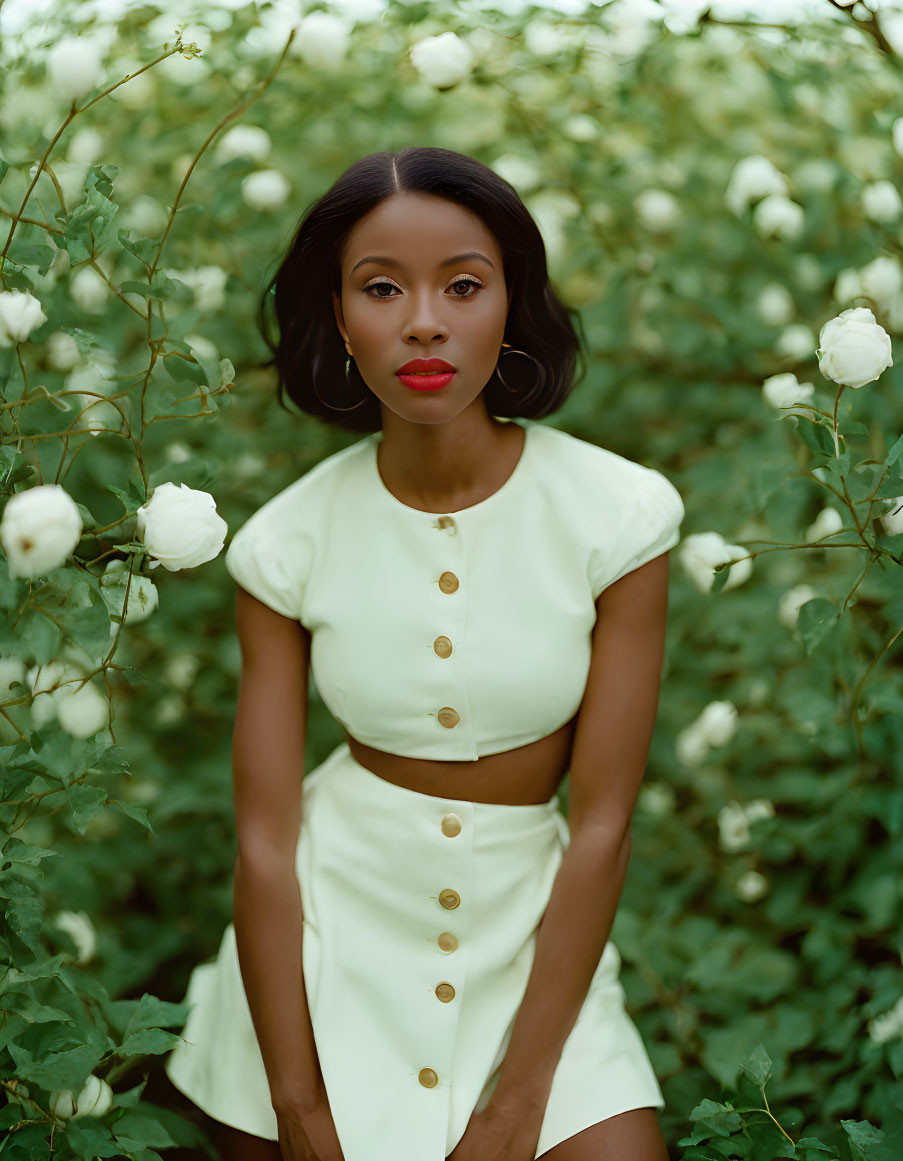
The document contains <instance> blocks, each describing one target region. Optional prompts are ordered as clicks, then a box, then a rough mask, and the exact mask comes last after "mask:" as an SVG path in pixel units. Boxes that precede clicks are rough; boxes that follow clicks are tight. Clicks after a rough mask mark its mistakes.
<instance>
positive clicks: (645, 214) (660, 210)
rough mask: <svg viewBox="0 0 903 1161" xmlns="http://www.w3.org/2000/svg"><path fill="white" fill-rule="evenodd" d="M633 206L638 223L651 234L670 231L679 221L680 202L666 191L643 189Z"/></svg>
mask: <svg viewBox="0 0 903 1161" xmlns="http://www.w3.org/2000/svg"><path fill="white" fill-rule="evenodd" d="M633 204H634V207H635V208H636V211H637V214H638V215H639V217H640V221H641V222H642V223H643V225H644V226H645V227H646V228H647V229H649V230H651V231H652V232H653V233H656V234H659V233H664V232H665V231H667V230H671V229H673V228H674V226H676V225H677V224H678V222H679V221H680V220H681V216H682V215H681V211H680V202H679V201H678V200H677V198H676V197H675V196H674V195H673V194H671V193H669V192H668V191H667V190H666V189H644V190H643V191H642V193H639V194H637V196H636V197H635V198H634V200H633Z"/></svg>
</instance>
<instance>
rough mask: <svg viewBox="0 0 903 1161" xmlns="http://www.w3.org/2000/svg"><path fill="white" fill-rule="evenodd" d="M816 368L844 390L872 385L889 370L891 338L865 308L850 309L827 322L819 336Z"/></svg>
mask: <svg viewBox="0 0 903 1161" xmlns="http://www.w3.org/2000/svg"><path fill="white" fill-rule="evenodd" d="M818 342H819V346H818V348H817V349H816V354H817V355H818V357H819V358H818V369H819V371H821V373H822V374H823V375H824V376H825V378H826V379H833V380H834V382H835V383H841V384H843V385H844V386H845V387H862V386H863V385H864V384H866V383H873V382H874V381H875V380H876V379H878V378H879V377H880V376H881V375H882V374H883V373H884V372H885V371H886V370H887V368H888V367H892V366H893V365H894V363H893V359H892V357H891V342H890V335H889V334H888V333H887V331H886V330H885V329H884V327H882V326H881V325H880V324H879V323H878V322H877V321H876V320H875V316H874V315H873V314H872V312H871V311H870V310H869V309H868V307H865V306H857V307H851V308H850V309H849V310H844V311H841V313H840V314H839V315H837V317H836V318H832V319H829V320H828V322H826V323H825V325H824V326H823V327H822V328H821V331H819V335H818Z"/></svg>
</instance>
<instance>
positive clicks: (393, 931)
mask: <svg viewBox="0 0 903 1161" xmlns="http://www.w3.org/2000/svg"><path fill="white" fill-rule="evenodd" d="M567 843H568V826H567V821H566V819H565V818H564V816H563V815H562V814H561V812H560V811H559V809H558V802H557V797H553V798H551V799H550V800H549V801H548V802H546V803H541V804H538V805H532V804H531V805H523V806H512V805H508V804H503V805H502V804H495V803H483V802H470V801H468V800H466V799H458V798H447V797H436V796H433V795H428V794H421V793H419V792H417V791H413V790H408V789H406V788H404V787H400V786H395V785H394V784H393V783H391V782H387V781H385V780H384V779H382V778H379V777H378V776H377V775H375V774H373V773H372V772H371V771H369V770H367V769H366V768H365V767H363V766H361V765H360V763H358V762H357V760H356V759H355V758H354V757H353V756H352V754H351V752H350V750H349V748H348V745H347V743H345V742H343V743H342V744H341V745H339V746H338V747H337V748H336V749H335V750H334V751H333V752H332V753H331V754H330V756H329V757H328V758H327V759H326V760H325V761H324V762H323V763H321V764H320V765H319V766H318V767H316V769H315V770H312V771H311V772H310V773H309V774H308V775H307V776H306V777H305V778H304V781H303V793H302V822H301V831H300V836H299V841H298V849H297V859H296V872H297V875H298V881H299V883H300V888H301V900H302V908H303V915H304V920H303V935H302V959H303V967H304V982H305V987H306V990H307V996H308V1004H309V1007H310V1014H311V1022H312V1025H313V1030H314V1037H315V1041H316V1045H317V1054H318V1057H319V1062H320V1068H321V1071H322V1074H323V1080H324V1084H325V1087H326V1093H327V1096H328V1098H329V1103H330V1108H331V1110H332V1115H333V1119H334V1121H335V1125H336V1131H337V1133H338V1137H339V1142H340V1143H341V1146H342V1151H343V1153H344V1156H345V1161H444V1158H446V1157H447V1156H448V1154H449V1153H450V1152H451V1151H452V1149H453V1148H454V1147H455V1145H456V1144H457V1143H458V1141H459V1140H460V1139H461V1137H462V1135H463V1133H464V1130H465V1129H466V1127H467V1122H468V1120H469V1119H470V1116H471V1113H472V1112H473V1111H474V1110H475V1109H481V1108H483V1107H484V1106H485V1104H486V1102H487V1101H488V1100H489V1097H490V1096H491V1095H492V1091H493V1089H494V1087H495V1083H496V1081H497V1079H498V1068H499V1065H500V1063H501V1061H502V1058H503V1056H504V1053H505V1049H506V1048H507V1044H508V1039H509V1037H510V1032H511V1026H512V1023H513V1021H514V1018H515V1016H516V1015H517V1011H518V1008H519V1006H520V1002H521V1000H522V998H523V995H524V992H525V990H526V986H527V980H528V977H529V973H530V967H531V964H532V961H533V955H534V950H535V943H536V933H537V926H538V924H539V922H540V920H541V918H542V915H543V912H544V910H545V907H546V904H547V902H548V899H549V895H550V893H551V890H552V885H553V883H554V880H555V875H556V872H557V870H558V867H559V865H560V863H561V859H562V857H563V854H564V851H565V849H566V847H567ZM619 969H620V956H619V954H618V951H617V948H616V946H615V945H614V944H613V943H612V942H611V940H609V941H608V943H607V944H606V947H605V950H604V952H603V955H602V958H601V960H600V961H599V966H598V968H597V970H596V972H595V974H594V976H593V979H592V982H591V984H590V988H589V992H588V994H587V997H586V1000H585V1002H584V1004H583V1007H582V1009H581V1011H580V1014H579V1016H578V1018H577V1022H576V1024H575V1025H574V1028H573V1029H572V1031H571V1034H570V1036H569V1037H568V1039H567V1041H566V1043H565V1046H564V1049H563V1051H562V1054H561V1057H560V1058H559V1061H558V1066H557V1069H556V1072H555V1076H554V1081H553V1083H552V1088H551V1091H550V1094H549V1099H548V1102H547V1105H546V1111H545V1117H544V1120H543V1124H542V1130H541V1133H540V1137H539V1143H538V1146H537V1150H536V1156H537V1157H539V1156H540V1155H541V1154H542V1153H544V1152H546V1151H547V1150H549V1149H551V1148H552V1147H553V1146H554V1145H556V1144H558V1143H559V1142H560V1141H563V1140H564V1139H565V1138H567V1137H569V1136H572V1135H573V1134H575V1133H579V1132H580V1131H581V1130H582V1129H585V1128H587V1127H588V1126H589V1125H592V1124H595V1122H597V1121H600V1120H604V1119H605V1118H606V1117H610V1116H614V1115H615V1114H616V1113H621V1112H625V1111H626V1110H628V1109H634V1108H641V1107H644V1106H649V1105H652V1106H655V1107H657V1108H662V1107H663V1106H664V1099H663V1097H662V1093H661V1089H660V1088H659V1085H658V1083H657V1080H656V1077H655V1074H654V1072H653V1070H652V1066H651V1063H650V1061H649V1057H648V1055H647V1053H646V1050H645V1047H644V1045H643V1042H642V1039H641V1038H640V1035H639V1033H638V1032H637V1029H636V1027H635V1025H634V1024H633V1021H632V1020H631V1019H630V1017H629V1016H628V1014H627V1012H626V1010H625V1007H624V990H623V988H622V986H621V983H620V981H619V979H618V974H619ZM185 1002H186V1003H187V1004H188V1005H189V1016H188V1020H187V1022H186V1024H185V1027H184V1029H183V1031H182V1037H183V1040H182V1041H181V1042H180V1043H179V1044H178V1045H177V1046H176V1048H175V1049H174V1050H173V1051H172V1052H171V1053H170V1054H169V1056H168V1057H167V1060H166V1064H165V1068H166V1072H167V1075H168V1076H169V1078H170V1080H171V1081H172V1082H173V1084H174V1085H175V1086H176V1087H177V1088H178V1089H180V1090H181V1091H182V1092H183V1093H185V1094H186V1095H187V1096H188V1097H190V1098H191V1100H193V1101H194V1102H195V1103H196V1104H197V1105H198V1106H199V1107H200V1108H201V1109H203V1110H204V1111H205V1112H206V1113H207V1114H208V1115H209V1116H211V1117H213V1118H215V1119H216V1120H219V1121H222V1122H224V1123H225V1124H227V1125H231V1126H233V1127H234V1128H237V1129H242V1130H244V1131H245V1132H247V1133H254V1134H256V1135H257V1136H260V1137H265V1138H268V1139H269V1140H272V1141H275V1140H276V1139H277V1135H278V1134H277V1129H276V1116H275V1113H274V1112H273V1108H272V1105H271V1103H270V1094H269V1088H268V1085H267V1080H266V1073H265V1071H264V1067H263V1060H262V1057H261V1055H260V1049H259V1047H258V1044H257V1040H256V1036H255V1033H254V1028H253V1024H252V1022H251V1014H250V1010H249V1008H248V1002H247V998H246V996H245V992H244V987H243V984H242V980H241V974H240V971H239V965H238V957H237V952H236V945H235V929H234V927H233V925H232V924H231V923H230V924H229V925H228V926H227V927H226V930H225V934H224V935H223V939H222V943H221V945H220V949H219V953H218V955H217V957H216V959H215V960H214V961H211V962H208V963H204V964H200V965H199V966H198V967H196V968H195V970H194V971H193V973H192V975H191V979H190V981H189V986H188V991H187V994H186V996H185Z"/></svg>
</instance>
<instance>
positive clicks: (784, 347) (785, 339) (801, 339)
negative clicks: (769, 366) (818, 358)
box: [774, 323, 816, 360]
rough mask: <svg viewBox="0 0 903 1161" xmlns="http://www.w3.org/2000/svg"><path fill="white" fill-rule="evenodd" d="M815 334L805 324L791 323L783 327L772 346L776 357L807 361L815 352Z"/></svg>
mask: <svg viewBox="0 0 903 1161" xmlns="http://www.w3.org/2000/svg"><path fill="white" fill-rule="evenodd" d="M815 342H816V339H815V334H814V332H813V330H812V328H811V327H808V326H806V324H805V323H791V324H790V326H789V327H785V328H784V329H783V330H782V331H781V333H780V334H779V335H778V337H777V341H776V342H775V344H774V352H775V354H776V355H780V356H786V357H787V358H789V359H796V360H799V359H808V358H809V356H810V355H811V354H812V352H813V351H814V350H815Z"/></svg>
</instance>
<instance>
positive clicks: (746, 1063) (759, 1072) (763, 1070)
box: [740, 1044, 771, 1087]
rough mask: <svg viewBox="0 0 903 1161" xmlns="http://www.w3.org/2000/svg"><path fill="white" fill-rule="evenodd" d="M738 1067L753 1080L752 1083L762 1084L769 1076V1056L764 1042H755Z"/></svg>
mask: <svg viewBox="0 0 903 1161" xmlns="http://www.w3.org/2000/svg"><path fill="white" fill-rule="evenodd" d="M740 1068H741V1069H742V1070H743V1072H745V1073H746V1075H747V1076H748V1077H749V1078H750V1080H752V1081H753V1083H754V1084H756V1085H760V1086H763V1087H764V1085H765V1082H766V1081H767V1080H768V1078H769V1076H771V1057H770V1056H769V1055H768V1053H767V1052H766V1051H765V1045H764V1044H757V1045H756V1046H755V1048H754V1049H753V1050H752V1052H750V1054H749V1056H747V1057H746V1059H745V1060H743V1061H742V1062H741V1064H740Z"/></svg>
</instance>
